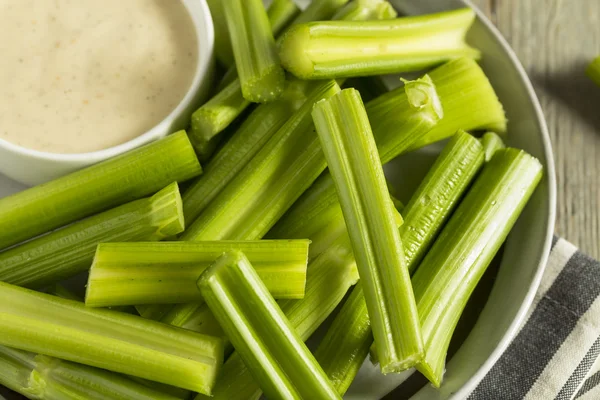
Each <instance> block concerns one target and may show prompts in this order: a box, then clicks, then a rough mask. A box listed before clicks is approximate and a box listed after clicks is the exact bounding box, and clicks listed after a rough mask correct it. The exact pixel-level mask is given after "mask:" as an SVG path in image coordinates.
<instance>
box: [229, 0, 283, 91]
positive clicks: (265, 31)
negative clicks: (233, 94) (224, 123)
mask: <svg viewBox="0 0 600 400" xmlns="http://www.w3.org/2000/svg"><path fill="white" fill-rule="evenodd" d="M221 5H222V7H223V9H224V11H225V20H226V21H227V28H228V30H229V39H230V40H231V47H232V48H233V57H234V59H235V66H236V68H237V71H238V75H239V77H240V82H241V87H242V94H243V95H244V98H245V99H246V100H249V101H252V102H255V103H266V102H269V101H273V100H275V99H276V98H277V97H279V96H280V95H281V93H282V92H283V88H284V85H285V74H284V72H283V68H282V67H281V65H280V63H279V59H278V57H277V49H276V47H275V39H274V38H273V32H272V31H271V23H270V22H269V17H268V15H267V10H265V7H264V6H263V3H262V0H223V1H222V4H221Z"/></svg>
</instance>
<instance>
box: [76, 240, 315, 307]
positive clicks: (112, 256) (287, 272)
mask: <svg viewBox="0 0 600 400" xmlns="http://www.w3.org/2000/svg"><path fill="white" fill-rule="evenodd" d="M309 243H310V242H309V241H308V240H259V241H244V242H236V241H215V242H165V243H103V244H100V245H99V246H98V249H97V251H96V256H95V257H94V263H93V264H92V268H91V269H90V274H89V278H88V283H87V289H86V297H85V303H86V305H87V306H91V307H109V306H121V305H133V304H163V303H164V304H168V303H174V304H180V303H188V302H199V301H201V300H202V297H201V296H200V292H199V291H198V288H197V286H196V281H197V280H198V277H199V276H200V275H201V274H202V272H203V271H204V270H206V269H207V268H208V267H209V266H210V265H211V264H212V263H213V262H214V261H215V260H216V259H217V258H218V257H219V256H220V255H221V254H223V253H224V252H227V251H231V250H239V251H242V252H244V254H246V256H247V257H248V258H249V259H250V261H251V262H252V264H253V266H254V268H256V271H257V273H258V274H259V276H260V277H261V279H262V280H263V281H264V282H265V285H266V286H267V288H268V289H269V291H270V292H271V294H272V295H273V297H275V298H279V299H285V298H290V299H301V298H302V297H304V286H305V282H306V266H307V263H308V244H309Z"/></svg>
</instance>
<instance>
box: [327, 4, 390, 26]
mask: <svg viewBox="0 0 600 400" xmlns="http://www.w3.org/2000/svg"><path fill="white" fill-rule="evenodd" d="M397 16H398V13H397V12H396V10H395V9H394V6H392V5H391V4H390V3H389V2H388V1H387V0H354V1H351V2H350V3H348V4H346V5H345V6H344V7H342V8H340V9H339V10H338V11H337V12H336V13H335V14H334V15H333V17H332V18H331V19H332V20H334V21H373V20H383V19H394V18H396V17H397Z"/></svg>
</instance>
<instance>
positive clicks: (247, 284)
mask: <svg viewBox="0 0 600 400" xmlns="http://www.w3.org/2000/svg"><path fill="white" fill-rule="evenodd" d="M198 287H199V288H200V292H201V293H202V296H203V297H204V299H205V300H206V304H208V306H209V308H210V309H211V310H212V312H213V315H215V317H216V318H217V320H218V321H219V323H220V325H221V327H222V328H223V330H224V331H225V333H226V334H227V337H228V338H229V339H230V340H231V342H232V343H233V345H234V347H235V348H236V351H237V353H238V354H239V355H240V357H241V358H242V360H243V361H244V363H245V364H246V366H247V367H248V369H250V371H251V373H252V375H253V376H254V378H255V379H256V381H257V383H258V384H259V385H260V387H261V389H262V391H263V392H264V393H265V395H266V396H267V397H269V398H273V399H275V398H298V399H300V398H312V399H337V398H340V397H339V396H338V395H337V393H336V392H335V390H334V389H333V387H332V386H331V383H330V382H329V380H328V379H327V376H326V375H325V373H324V372H323V370H322V369H321V367H320V366H319V364H318V363H317V361H316V360H315V359H314V357H313V355H312V354H311V352H310V351H309V350H308V348H307V347H306V345H305V344H304V342H303V341H302V339H301V337H300V336H299V335H298V333H297V332H296V331H295V330H294V328H293V327H292V325H291V324H290V322H289V320H288V319H287V318H286V317H285V315H284V314H283V312H282V311H281V309H280V308H279V306H278V305H277V303H275V299H273V297H272V296H271V295H270V294H269V291H268V289H267V288H266V286H265V285H264V284H263V282H262V281H261V279H260V277H259V276H258V274H257V273H256V271H255V270H254V268H253V267H252V265H251V264H250V261H249V260H248V258H246V256H245V255H244V253H242V252H240V251H231V252H227V253H225V254H224V255H223V256H221V257H220V258H218V259H217V261H215V263H214V264H213V265H212V266H211V267H210V268H208V269H207V270H206V271H205V272H204V273H203V274H202V275H201V276H200V279H199V280H198Z"/></svg>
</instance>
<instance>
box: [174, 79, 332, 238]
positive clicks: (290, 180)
mask: <svg viewBox="0 0 600 400" xmlns="http://www.w3.org/2000/svg"><path fill="white" fill-rule="evenodd" d="M339 90H340V89H339V86H338V85H337V84H336V83H335V81H323V82H319V83H318V84H317V85H316V86H315V88H314V89H313V90H312V91H311V92H310V94H309V95H308V98H307V100H306V101H305V102H304V104H303V105H302V107H300V109H299V110H298V111H296V112H295V113H294V115H293V116H292V117H291V118H290V119H289V120H288V121H287V122H286V123H285V124H284V125H283V126H282V127H281V128H280V129H279V130H278V131H277V132H276V133H275V134H274V135H273V136H272V137H271V138H270V139H269V141H268V142H267V143H266V144H265V145H264V146H263V147H262V148H261V149H260V150H259V152H258V153H257V154H256V155H255V156H254V158H253V159H252V160H250V162H249V163H248V164H247V165H246V166H245V167H244V169H243V170H242V171H240V173H239V174H237V175H236V176H235V177H234V178H233V179H232V180H231V182H229V184H228V185H227V186H226V187H225V188H224V189H223V190H222V191H221V192H220V193H219V194H218V195H217V196H216V197H215V199H214V200H213V201H212V202H211V203H210V204H209V205H208V207H207V208H206V209H205V210H204V212H203V213H202V214H201V215H200V216H199V217H198V219H196V221H194V223H192V225H191V226H188V227H187V229H186V231H185V232H184V233H183V235H182V236H181V239H182V240H187V241H202V240H220V239H228V240H256V239H259V238H261V237H262V236H264V235H265V234H266V233H267V231H268V230H269V229H270V228H271V227H272V226H273V225H274V224H275V222H277V220H278V219H279V218H281V216H282V215H283V214H284V213H285V211H287V209H288V208H289V207H290V206H291V205H292V204H293V203H294V202H295V201H296V200H297V199H298V197H299V196H300V195H301V194H302V193H303V192H304V191H305V190H306V189H307V188H308V187H309V186H310V185H311V184H312V183H313V182H314V180H315V179H316V178H317V177H318V176H319V174H321V172H323V170H324V169H325V167H326V162H325V157H324V156H323V152H322V150H321V144H320V143H319V139H318V137H317V134H316V133H315V132H314V126H313V122H312V119H311V114H310V112H311V109H312V105H313V104H314V103H315V102H316V101H319V100H321V99H325V98H328V97H330V96H332V95H334V94H335V93H337V92H339Z"/></svg>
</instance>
